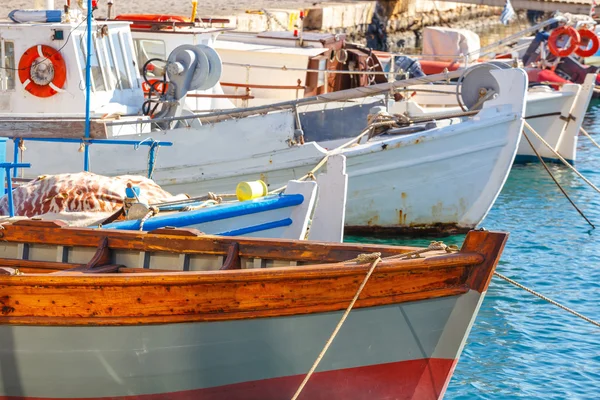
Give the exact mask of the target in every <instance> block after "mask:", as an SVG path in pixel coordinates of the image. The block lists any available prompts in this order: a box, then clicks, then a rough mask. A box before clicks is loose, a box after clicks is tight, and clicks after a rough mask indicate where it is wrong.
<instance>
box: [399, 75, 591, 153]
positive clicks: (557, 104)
mask: <svg viewBox="0 0 600 400" xmlns="http://www.w3.org/2000/svg"><path fill="white" fill-rule="evenodd" d="M594 82H595V75H594V74H590V75H589V76H588V77H587V78H586V81H585V83H584V84H582V85H578V84H569V85H564V86H562V87H561V88H560V90H559V91H550V90H543V89H542V90H540V89H536V88H533V89H530V90H529V91H528V93H527V97H526V107H525V119H526V120H527V122H528V123H529V124H530V125H531V127H532V128H533V129H534V130H535V131H536V132H537V133H538V134H539V135H540V136H542V138H543V139H544V140H545V141H546V142H547V143H548V145H549V146H550V147H551V148H552V149H553V150H554V151H556V152H558V153H559V154H560V155H561V156H562V157H563V158H565V159H566V160H567V161H569V162H571V163H574V162H575V160H576V158H577V136H578V134H579V129H580V128H581V124H582V123H583V118H584V116H585V113H586V111H587V107H588V105H589V103H590V100H591V98H592V93H593V88H594ZM418 88H421V89H426V90H427V89H432V88H434V89H435V90H439V91H444V92H447V93H449V94H441V93H424V92H420V93H418V94H417V95H416V96H414V97H413V98H412V100H413V101H414V103H416V104H418V105H419V107H410V106H409V107H408V112H409V114H411V115H424V114H427V113H428V112H439V111H442V108H443V110H446V111H450V110H451V109H457V102H456V95H455V90H456V86H453V85H435V86H431V85H420V86H418ZM450 93H451V94H450ZM397 107H398V110H397V111H402V112H403V111H405V110H407V108H406V107H405V106H403V105H402V103H399V104H398V105H397ZM525 132H526V133H527V136H528V138H529V140H530V141H531V143H532V145H533V148H535V151H534V150H533V149H532V146H531V145H530V144H529V143H528V142H527V140H525V139H523V140H522V141H521V143H520V144H519V148H518V150H517V157H516V161H517V162H531V161H537V160H538V157H537V155H536V152H537V153H538V154H539V155H540V156H541V157H542V158H543V159H544V160H547V161H558V157H557V156H556V154H555V153H554V152H553V151H552V150H551V149H550V148H548V146H546V145H545V144H543V143H542V142H541V141H540V140H539V139H538V138H536V137H535V136H534V135H533V134H531V133H529V131H527V130H526V131H525Z"/></svg>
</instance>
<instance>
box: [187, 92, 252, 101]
mask: <svg viewBox="0 0 600 400" xmlns="http://www.w3.org/2000/svg"><path fill="white" fill-rule="evenodd" d="M186 96H187V97H191V98H203V99H204V98H206V99H239V100H252V99H253V98H254V96H252V95H248V94H196V93H188V94H187V95H186Z"/></svg>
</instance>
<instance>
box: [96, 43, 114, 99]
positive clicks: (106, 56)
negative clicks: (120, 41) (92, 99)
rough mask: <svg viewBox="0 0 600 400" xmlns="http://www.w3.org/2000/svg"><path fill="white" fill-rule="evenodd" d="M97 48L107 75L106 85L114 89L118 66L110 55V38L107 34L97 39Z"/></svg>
mask: <svg viewBox="0 0 600 400" xmlns="http://www.w3.org/2000/svg"><path fill="white" fill-rule="evenodd" d="M97 49H98V57H99V59H100V63H101V65H102V69H103V70H104V75H105V77H106V81H105V82H106V85H107V87H108V89H109V90H114V89H116V87H117V68H116V67H115V65H114V63H113V59H112V57H111V56H110V53H109V52H110V50H109V46H108V39H106V36H103V37H101V38H99V39H97Z"/></svg>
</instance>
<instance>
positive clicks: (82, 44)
mask: <svg viewBox="0 0 600 400" xmlns="http://www.w3.org/2000/svg"><path fill="white" fill-rule="evenodd" d="M78 54H79V62H80V63H81V76H82V77H83V81H84V82H85V79H86V76H85V75H86V68H85V66H86V63H87V42H86V38H85V36H81V38H80V39H79V51H78ZM98 57H99V55H98V46H97V43H96V41H92V54H91V57H90V71H91V73H92V74H91V80H90V83H91V86H92V87H91V90H92V91H93V92H98V91H105V90H106V85H105V77H104V73H103V70H102V64H101V63H100V60H99V58H98ZM84 85H85V84H84Z"/></svg>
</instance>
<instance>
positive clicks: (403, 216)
mask: <svg viewBox="0 0 600 400" xmlns="http://www.w3.org/2000/svg"><path fill="white" fill-rule="evenodd" d="M406 217H407V214H405V213H404V212H402V210H398V225H406Z"/></svg>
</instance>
